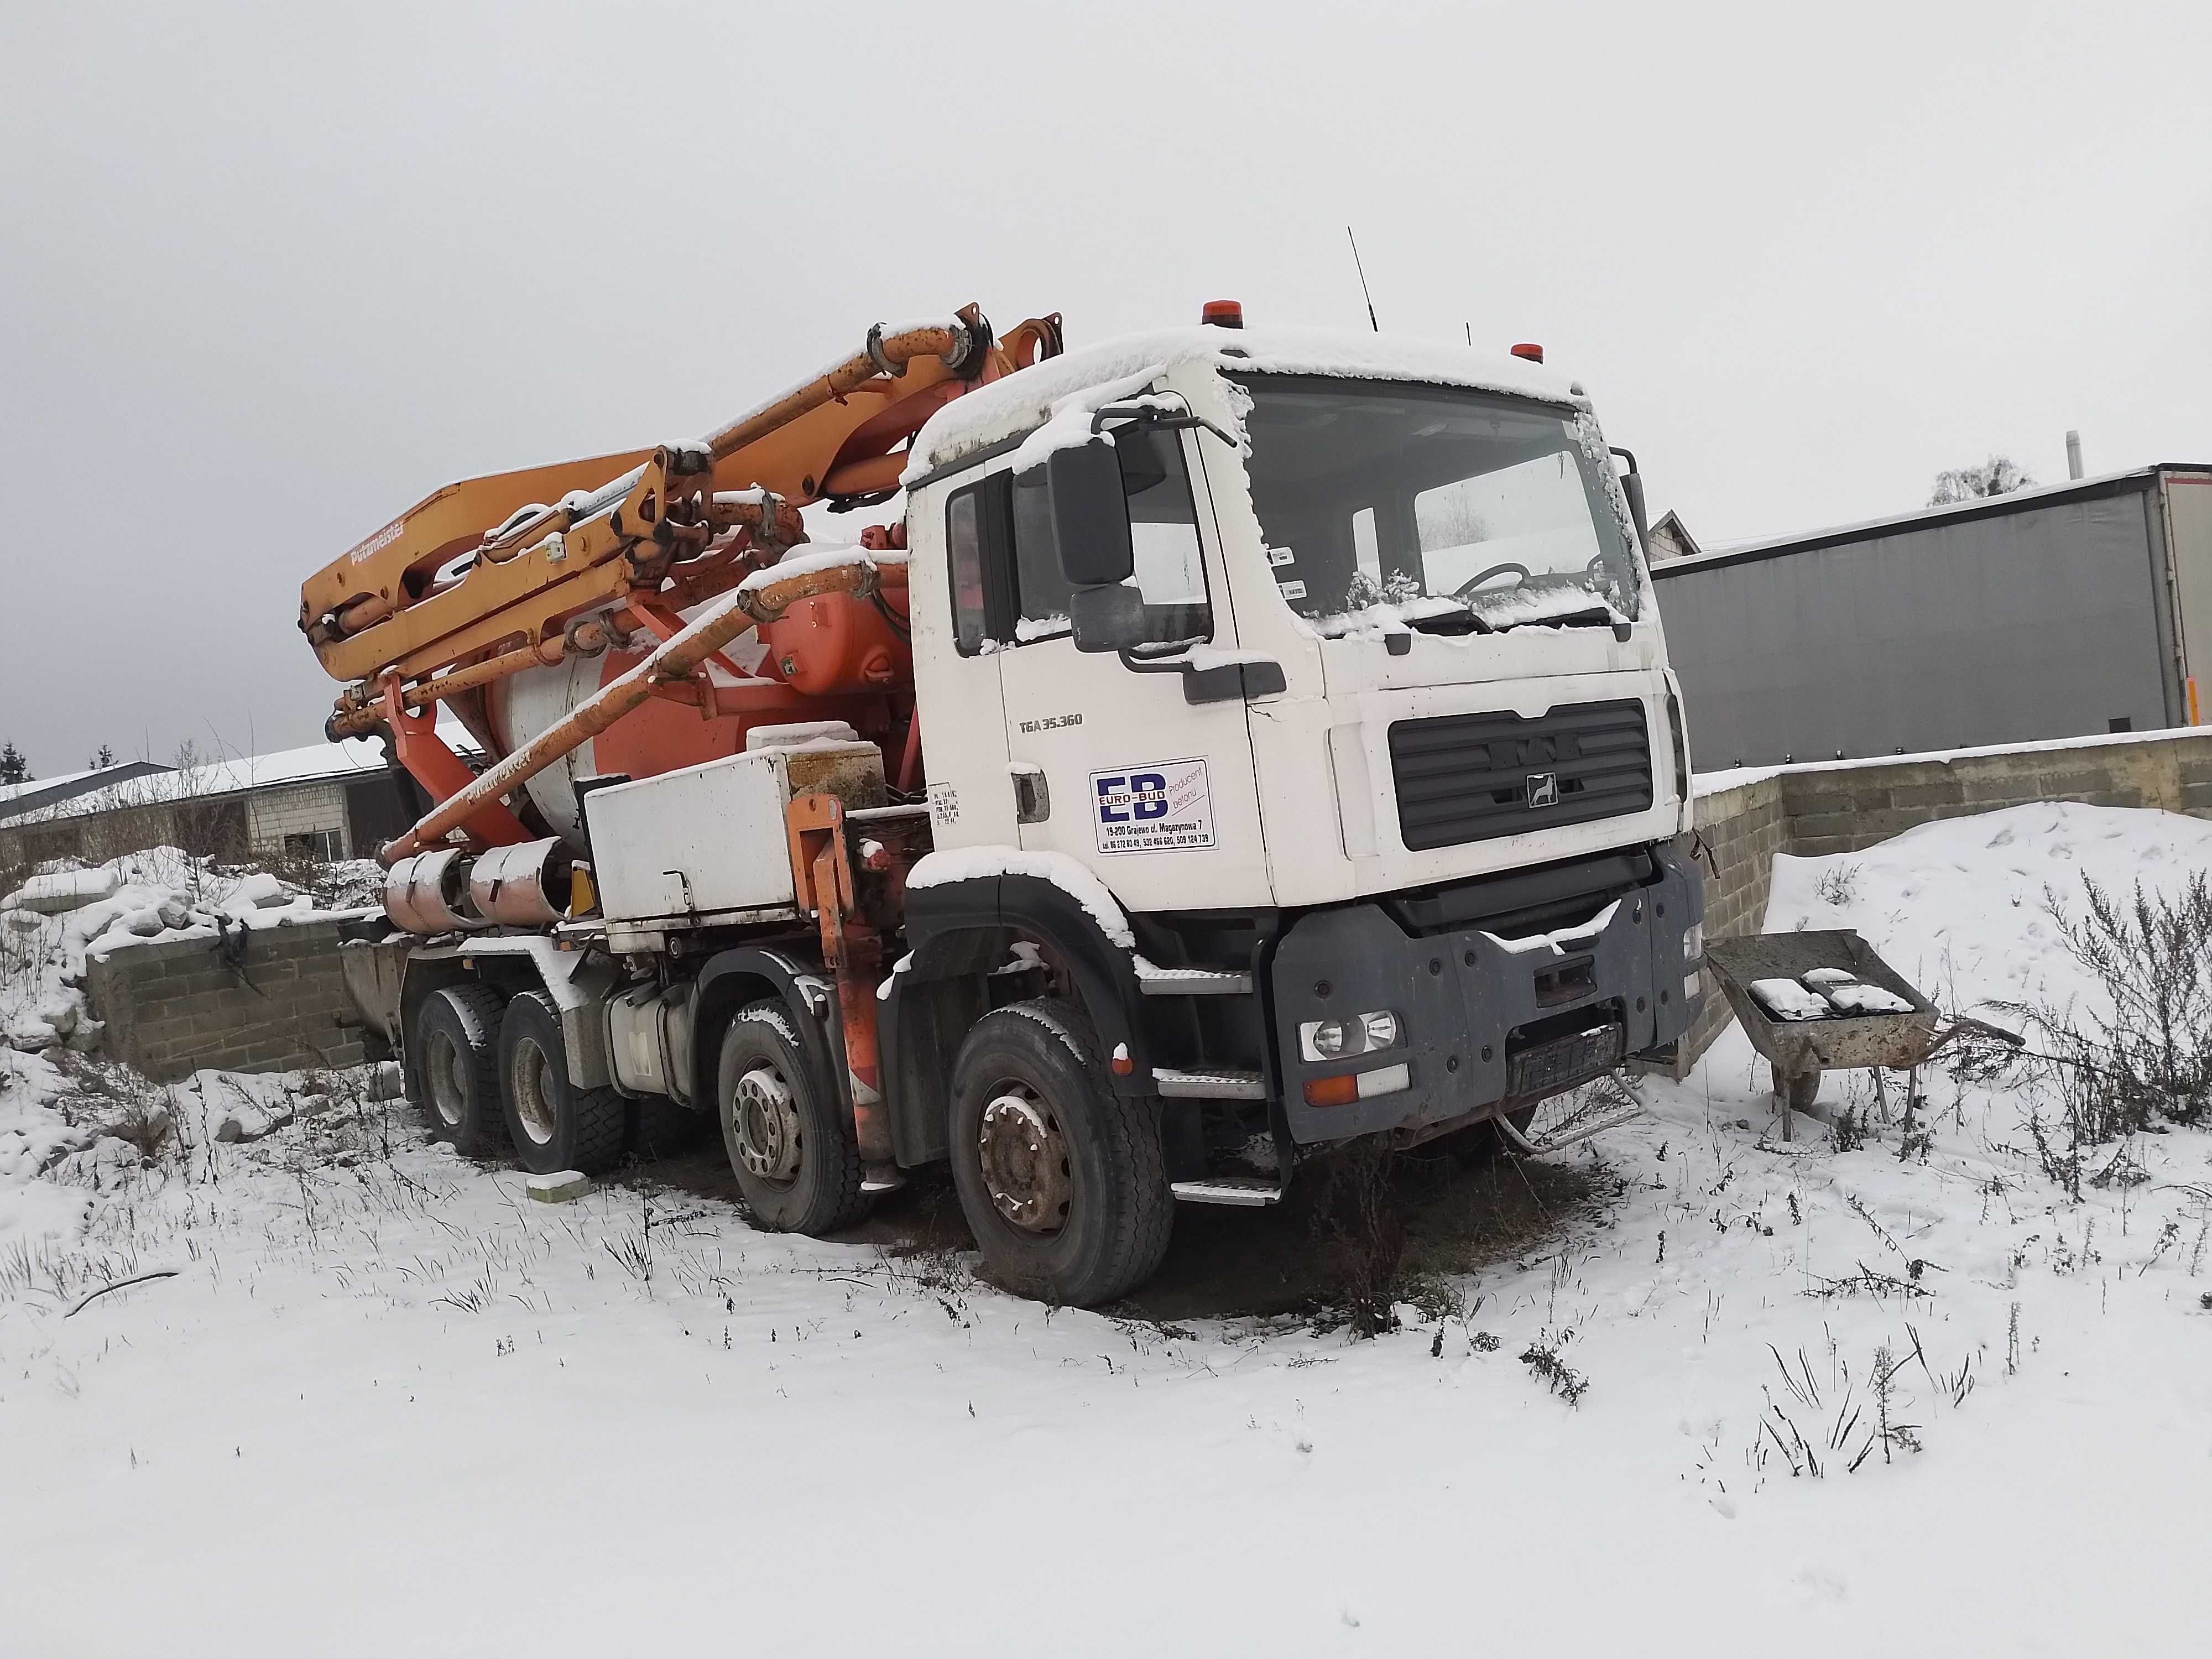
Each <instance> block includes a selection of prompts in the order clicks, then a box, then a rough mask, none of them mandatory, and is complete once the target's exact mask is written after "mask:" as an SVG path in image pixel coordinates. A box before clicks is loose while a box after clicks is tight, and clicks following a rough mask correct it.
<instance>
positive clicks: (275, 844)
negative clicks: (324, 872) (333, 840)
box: [246, 783, 353, 858]
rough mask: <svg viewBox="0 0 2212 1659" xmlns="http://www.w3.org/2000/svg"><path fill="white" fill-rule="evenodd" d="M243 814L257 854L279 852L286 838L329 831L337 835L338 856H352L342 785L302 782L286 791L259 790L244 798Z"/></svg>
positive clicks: (282, 848) (283, 789)
mask: <svg viewBox="0 0 2212 1659" xmlns="http://www.w3.org/2000/svg"><path fill="white" fill-rule="evenodd" d="M246 811H247V812H248V814H249V815H250V818H249V821H250V823H251V826H252V829H251V834H252V842H253V850H254V851H255V852H257V853H270V854H275V853H282V852H283V850H284V837H285V836H306V835H313V834H314V833H315V832H316V831H317V830H320V829H328V830H330V831H331V832H332V833H334V834H335V835H336V836H337V840H338V855H339V856H340V857H341V858H351V857H352V856H353V848H352V846H351V844H350V839H349V836H348V834H347V830H346V799H345V786H344V785H343V784H342V783H303V784H299V785H297V786H295V787H289V788H282V789H263V790H258V791H257V792H256V793H253V794H252V795H249V796H248V797H246Z"/></svg>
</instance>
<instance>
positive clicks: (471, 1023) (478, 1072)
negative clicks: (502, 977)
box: [407, 985, 507, 1158]
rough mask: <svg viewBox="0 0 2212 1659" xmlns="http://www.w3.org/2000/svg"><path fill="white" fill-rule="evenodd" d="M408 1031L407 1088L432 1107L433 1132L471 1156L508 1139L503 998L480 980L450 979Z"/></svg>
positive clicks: (484, 1154) (488, 1154)
mask: <svg viewBox="0 0 2212 1659" xmlns="http://www.w3.org/2000/svg"><path fill="white" fill-rule="evenodd" d="M413 1025H414V1029H413V1030H411V1031H410V1032H409V1033H408V1042H407V1057H408V1067H407V1070H408V1073H409V1077H408V1085H409V1087H408V1092H409V1093H410V1095H412V1096H413V1097H414V1098H415V1102H416V1104H417V1105H419V1106H421V1107H422V1108H423V1109H425V1110H426V1111H428V1114H429V1116H430V1133H432V1134H433V1135H434V1136H435V1137H436V1138H437V1139H440V1140H442V1141H445V1142H446V1143H447V1144H448V1145H449V1146H452V1147H453V1150H454V1151H455V1152H459V1153H461V1154H462V1155H463V1156H465V1157H467V1158H489V1157H491V1156H492V1155H493V1154H494V1153H495V1152H498V1151H499V1150H500V1149H501V1147H502V1146H504V1145H505V1144H506V1141H507V1123H506V1119H505V1115H504V1114H503V1113H502V1112H501V1109H500V1096H499V1042H498V1033H499V1027H500V1000H499V998H498V996H497V995H496V994H495V993H493V992H492V991H490V990H489V989H488V988H487V987H483V986H481V985H449V986H447V987H446V988H445V989H443V990H441V991H434V992H432V993H431V994H430V995H429V996H428V998H426V999H425V1000H423V1001H422V1004H421V1006H419V1007H418V1008H417V1009H416V1013H415V1018H414V1021H413Z"/></svg>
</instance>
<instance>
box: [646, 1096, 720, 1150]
mask: <svg viewBox="0 0 2212 1659" xmlns="http://www.w3.org/2000/svg"><path fill="white" fill-rule="evenodd" d="M630 1122H631V1132H630V1138H629V1145H630V1150H631V1151H632V1152H635V1153H636V1154H637V1155H638V1156H639V1157H640V1158H676V1157H679V1156H681V1155H682V1154H683V1153H685V1152H690V1150H691V1149H692V1148H693V1147H694V1146H697V1145H698V1144H699V1139H700V1137H701V1136H702V1135H703V1134H705V1133H706V1132H707V1123H708V1114H707V1113H705V1112H702V1111H698V1110H696V1109H693V1108H691V1107H689V1106H679V1105H678V1104H677V1103H675V1102H674V1101H672V1100H668V1099H665V1098H663V1097H659V1096H653V1095H648V1096H647V1097H646V1098H645V1099H643V1100H634V1101H632V1102H631V1103H630Z"/></svg>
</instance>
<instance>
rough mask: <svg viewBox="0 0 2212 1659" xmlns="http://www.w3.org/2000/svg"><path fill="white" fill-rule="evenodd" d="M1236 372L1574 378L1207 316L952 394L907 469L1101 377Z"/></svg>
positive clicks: (1343, 334)
mask: <svg viewBox="0 0 2212 1659" xmlns="http://www.w3.org/2000/svg"><path fill="white" fill-rule="evenodd" d="M1194 358H1196V359H1203V360H1206V361H1208V362H1212V364H1213V366H1214V367H1215V368H1219V369H1222V370H1225V371H1227V372H1230V373H1232V374H1243V373H1258V374H1333V375H1338V376H1340V377H1342V378H1344V379H1346V380H1410V381H1423V382H1427V383H1430V384H1432V385H1437V386H1469V387H1472V388H1474V389H1476V390H1478V391H1482V392H1505V393H1508V394H1510V395H1512V396H1516V397H1523V398H1543V399H1544V400H1546V401H1547V402H1551V403H1562V404H1563V403H1571V402H1574V401H1577V397H1578V394H1577V392H1575V391H1574V389H1573V385H1572V382H1571V378H1570V377H1569V376H1568V375H1566V374H1562V373H1561V372H1559V370H1558V369H1553V368H1545V367H1544V366H1543V365H1542V364H1541V363H1532V362H1528V360H1526V359H1525V358H1521V357H1514V356H1507V355H1504V354H1502V353H1498V352H1491V351H1483V350H1479V349H1476V348H1474V347H1473V346H1467V345H1461V344H1459V343H1456V342H1455V341H1450V340H1423V339H1418V338H1413V337H1407V336H1404V335H1394V334H1358V333H1352V332H1348V331H1339V330H1327V329H1304V328H1278V327H1261V328H1244V329H1225V328H1220V327H1216V326H1213V325H1193V326H1190V327H1187V328H1170V329H1160V330H1158V331H1154V332H1152V333H1147V334H1131V335H1127V336H1124V337H1122V338H1121V339H1118V340H1109V341H1107V342H1105V343H1103V344H1101V345H1095V346H1086V347H1085V348H1083V349H1080V350H1077V351H1069V352H1066V353H1063V354H1062V355H1061V356H1057V357H1053V358H1048V359H1047V360H1046V361H1045V362H1041V363H1037V364H1035V365H1033V366H1032V367H1030V368H1025V369H1023V370H1021V371H1020V372H1019V373H1018V374H1009V375H1008V376H1006V379H1004V380H994V382H992V383H991V384H990V385H989V386H979V387H977V388H976V389H975V391H973V392H969V393H967V394H966V395H965V396H963V397H959V398H954V399H953V400H952V401H951V403H949V404H946V405H945V407H944V408H943V409H941V410H938V412H937V413H936V414H935V415H933V416H931V417H930V420H929V423H928V424H927V426H925V427H923V428H922V429H921V432H919V433H918V434H916V435H915V441H914V460H913V462H912V464H911V465H909V466H908V469H907V471H908V477H920V476H921V474H922V473H923V472H926V471H928V470H929V469H930V468H932V467H934V466H940V465H944V464H945V462H946V461H949V460H954V459H957V458H958V457H960V456H961V455H963V454H965V453H968V452H969V451H970V450H973V449H975V448H978V447H981V446H982V445H984V444H988V443H995V442H997V441H999V440H1000V439H1001V438H1005V437H1008V436H1011V435H1013V434H1014V433H1017V432H1020V431H1024V430H1026V429H1027V428H1030V427H1033V426H1036V425H1038V424H1039V423H1041V422H1043V421H1045V420H1046V419H1048V418H1049V416H1051V414H1052V409H1053V405H1054V404H1056V403H1058V402H1059V401H1060V399H1061V398H1067V397H1071V396H1073V395H1074V394H1076V393H1078V392H1083V391H1085V390H1087V389H1088V388H1091V387H1093V386H1098V385H1100V384H1102V383H1103V382H1108V381H1113V380H1125V379H1128V378H1130V377H1132V376H1146V377H1149V376H1150V375H1152V374H1158V373H1160V372H1161V371H1163V370H1164V369H1167V368H1172V367H1174V366H1175V365H1176V364H1178V363H1183V362H1190V361H1191V360H1193V359H1194Z"/></svg>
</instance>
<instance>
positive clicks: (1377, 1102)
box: [1272, 847, 1705, 1145]
mask: <svg viewBox="0 0 2212 1659" xmlns="http://www.w3.org/2000/svg"><path fill="white" fill-rule="evenodd" d="M1652 853H1653V861H1654V865H1655V866H1656V872H1657V873H1656V878H1654V879H1653V880H1651V881H1650V883H1648V884H1644V885H1641V886H1638V887H1635V888H1632V889H1631V890H1629V891H1627V892H1626V893H1625V894H1623V895H1621V896H1620V897H1619V899H1618V900H1617V901H1616V902H1613V903H1612V905H1611V907H1610V908H1609V909H1607V911H1605V912H1603V913H1602V914H1601V915H1599V916H1597V917H1595V918H1593V919H1592V921H1589V922H1588V923H1585V924H1584V925H1583V926H1582V927H1579V928H1577V927H1568V928H1563V929H1559V930H1558V931H1556V932H1554V933H1550V934H1547V935H1539V936H1536V937H1534V938H1533V939H1510V938H1501V937H1499V936H1498V935H1496V934H1494V933H1490V932H1486V931H1485V930H1484V929H1483V928H1482V927H1480V926H1471V927H1463V928H1457V929H1452V930H1448V931H1443V932H1438V933H1425V934H1413V933H1408V932H1407V930H1406V928H1404V927H1401V925H1400V924H1399V923H1398V921H1395V919H1393V917H1392V916H1391V915H1389V914H1387V913H1386V912H1385V910H1384V909H1383V907H1382V906H1381V905H1379V904H1375V903H1361V904H1352V905H1345V906H1342V907H1340V908H1332V909H1327V910H1318V911H1315V912H1313V913H1312V914H1310V915H1306V916H1304V917H1301V918H1300V919H1299V921H1297V923H1296V925H1294V926H1293V927H1291V929H1290V931H1289V932H1288V933H1286V934H1285V935H1284V937H1283V939H1282V942H1281V944H1280V945H1279V946H1278V947H1277V949H1276V951H1275V957H1274V963H1273V969H1272V980H1273V993H1274V1034H1275V1043H1276V1063H1277V1066H1278V1076H1279V1078H1280V1079H1281V1083H1282V1100H1283V1109H1284V1113H1285V1119H1286V1122H1287V1127H1288V1128H1289V1131H1290V1135H1291V1139H1292V1140H1294V1141H1296V1142H1298V1143H1300V1144H1302V1145H1304V1144H1312V1143H1315V1142H1319V1141H1330V1140H1343V1139H1349V1138H1351V1137H1352V1136H1354V1135H1363V1134H1369V1133H1375V1132H1377V1131H1381V1130H1390V1129H1396V1130H1416V1131H1418V1130H1420V1129H1423V1128H1425V1127H1431V1126H1435V1125H1441V1124H1445V1123H1449V1122H1453V1121H1475V1120H1477V1119H1479V1118H1481V1117H1485V1116H1489V1115H1494V1114H1495V1113H1497V1112H1498V1111H1514V1110H1518V1109H1521V1108H1522V1107H1523V1106H1528V1105H1532V1104H1534V1103H1535V1102H1536V1101H1538V1100H1541V1099H1543V1098H1545V1097H1547V1096H1549V1095H1552V1094H1556V1093H1559V1092H1560V1091H1562V1090H1564V1089H1567V1088H1571V1087H1573V1086H1574V1085H1576V1084H1577V1083H1581V1082H1584V1081H1587V1080H1588V1079H1589V1078H1590V1077H1592V1076H1595V1075H1596V1074H1598V1073H1601V1072H1603V1071H1606V1070H1607V1069H1609V1068H1610V1067H1611V1066H1613V1065H1614V1064H1617V1063H1618V1062H1619V1060H1620V1059H1621V1058H1624V1057H1626V1056H1627V1055H1631V1054H1644V1053H1648V1052H1649V1051H1650V1050H1652V1049H1655V1048H1662V1047H1663V1046H1664V1045H1666V1044H1667V1043H1669V1042H1674V1040H1676V1039H1677V1038H1678V1037H1680V1036H1681V1035H1682V1034H1683V1033H1684V1032H1686V1030H1688V1029H1689V1028H1690V1025H1691V1024H1692V1022H1693V1021H1694V1020H1695V1019H1696V1018H1697V1016H1698V1010H1699V1005H1700V1002H1701V1000H1702V986H1703V974H1702V971H1701V969H1702V964H1701V963H1699V961H1698V960H1696V959H1695V958H1686V957H1685V955H1684V951H1683V934H1684V933H1685V931H1686V929H1688V928H1689V927H1692V925H1693V924H1696V923H1699V922H1700V921H1703V919H1704V916H1705V889H1704V884H1703V883H1702V882H1701V881H1700V880H1699V877H1698V872H1697V871H1696V869H1695V867H1694V866H1688V865H1686V864H1685V862H1684V861H1683V860H1682V859H1681V858H1680V856H1679V855H1678V854H1676V853H1675V851H1674V848H1672V847H1658V848H1653V849H1652ZM1692 975H1695V976H1696V978H1695V980H1694V981H1693V980H1692ZM1381 1010H1388V1011H1389V1012H1393V1013H1395V1014H1396V1015H1397V1016H1398V1018H1399V1020H1400V1022H1401V1032H1400V1036H1399V1040H1398V1042H1396V1043H1395V1045H1394V1046H1393V1047H1391V1048H1387V1049H1383V1050H1380V1051H1376V1052H1370V1053H1368V1054H1359V1055H1356V1056H1353V1057H1351V1058H1348V1059H1340V1060H1321V1061H1312V1060H1306V1059H1305V1058H1304V1055H1303V1054H1302V1053H1301V1052H1300V1046H1299V1040H1298V1030H1299V1027H1300V1026H1301V1025H1302V1024H1305V1023H1307V1022H1309V1021H1313V1020H1322V1019H1342V1018H1348V1017H1350V1016H1353V1015H1358V1014H1362V1013H1366V1012H1376V1011H1381ZM1606 1028H1611V1030H1607V1034H1606V1035H1604V1036H1592V1035H1590V1034H1591V1033H1594V1032H1598V1031H1600V1030H1606ZM1614 1030H1617V1033H1618V1035H1617V1036H1613V1035H1612V1034H1611V1031H1614ZM1398 1065H1403V1066H1405V1067H1406V1068H1407V1077H1408V1082H1407V1086H1406V1087H1404V1088H1402V1089H1398V1090H1395V1091H1393V1092H1390V1093H1387V1094H1373V1095H1370V1096H1368V1097H1364V1098H1354V1099H1351V1100H1347V1101H1346V1102H1345V1103H1343V1104H1341V1105H1328V1106H1316V1105H1313V1104H1310V1103H1309V1102H1308V1100H1307V1098H1306V1094H1305V1085H1307V1084H1308V1083H1309V1082H1311V1081H1314V1080H1316V1079H1327V1078H1340V1077H1343V1076H1345V1075H1346V1074H1351V1073H1366V1072H1373V1071H1376V1070H1379V1069H1380V1068H1383V1067H1386V1066H1398Z"/></svg>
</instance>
